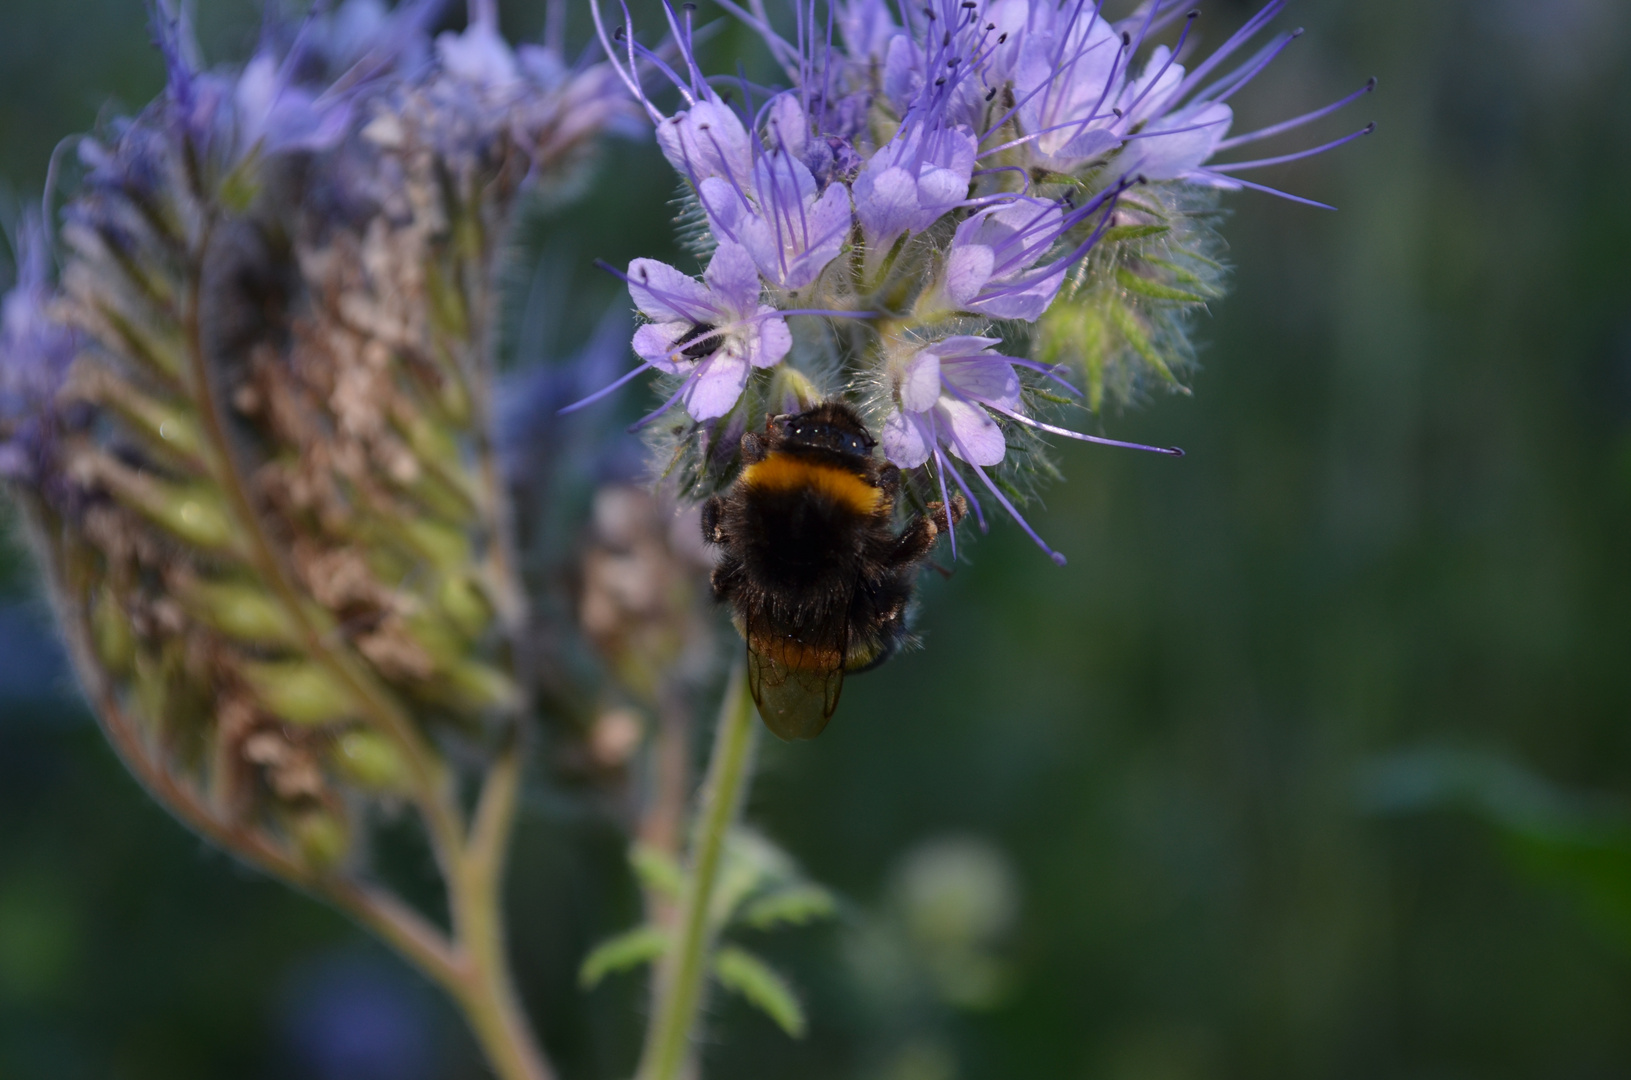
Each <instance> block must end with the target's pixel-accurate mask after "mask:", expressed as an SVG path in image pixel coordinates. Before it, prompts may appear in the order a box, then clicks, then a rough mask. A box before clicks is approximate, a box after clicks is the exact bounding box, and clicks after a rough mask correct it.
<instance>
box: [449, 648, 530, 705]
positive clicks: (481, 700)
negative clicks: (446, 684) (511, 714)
mask: <svg viewBox="0 0 1631 1080" xmlns="http://www.w3.org/2000/svg"><path fill="white" fill-rule="evenodd" d="M448 679H449V681H450V682H451V684H452V689H453V693H454V696H455V697H456V698H457V699H458V701H459V703H460V704H462V705H464V706H466V707H467V708H471V709H505V710H508V709H514V708H518V707H519V706H520V704H521V688H520V687H519V686H517V685H516V684H515V680H513V679H511V678H510V677H509V676H508V675H506V674H504V672H502V671H500V670H498V668H495V667H489V666H488V665H486V664H483V663H479V662H477V661H475V660H465V661H462V662H460V663H457V664H455V665H454V666H453V667H452V668H450V669H449V671H448Z"/></svg>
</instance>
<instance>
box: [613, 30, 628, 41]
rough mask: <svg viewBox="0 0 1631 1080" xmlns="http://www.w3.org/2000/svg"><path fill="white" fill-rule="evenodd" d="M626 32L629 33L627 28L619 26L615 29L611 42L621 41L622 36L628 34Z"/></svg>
mask: <svg viewBox="0 0 1631 1080" xmlns="http://www.w3.org/2000/svg"><path fill="white" fill-rule="evenodd" d="M628 32H629V28H628V27H626V26H619V27H618V28H617V31H616V32H615V33H614V34H612V40H613V41H622V40H623V37H624V35H625V34H627V33H628Z"/></svg>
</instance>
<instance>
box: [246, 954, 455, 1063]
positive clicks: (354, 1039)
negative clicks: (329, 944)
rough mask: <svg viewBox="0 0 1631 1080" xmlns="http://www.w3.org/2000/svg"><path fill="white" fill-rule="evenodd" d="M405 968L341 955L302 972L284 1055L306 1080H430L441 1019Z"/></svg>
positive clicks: (286, 1019) (287, 1014)
mask: <svg viewBox="0 0 1631 1080" xmlns="http://www.w3.org/2000/svg"><path fill="white" fill-rule="evenodd" d="M404 974H405V973H404V971H403V970H402V969H401V968H400V966H399V965H395V964H389V963H386V962H384V961H381V960H378V959H375V958H373V957H369V956H362V955H357V954H352V953H340V954H337V955H331V956H326V957H323V958H321V959H319V960H317V961H315V962H312V963H310V964H307V965H305V966H303V967H301V968H299V969H297V970H296V971H295V972H294V973H293V975H292V976H291V977H290V979H289V982H288V985H287V987H286V989H285V990H284V992H283V994H282V1001H281V1004H280V1006H279V1011H280V1014H281V1015H280V1018H279V1022H278V1027H279V1029H280V1031H281V1033H282V1042H283V1052H284V1053H285V1054H286V1055H287V1057H288V1059H289V1061H290V1064H291V1066H292V1068H291V1069H290V1075H292V1076H298V1077H300V1078H301V1080H430V1078H431V1077H433V1076H436V1075H438V1064H437V1050H438V1046H437V1038H436V1034H437V1028H438V1026H439V1025H438V1023H437V1020H438V1017H437V1015H436V1012H435V1010H434V1009H433V1007H432V1004H431V1001H430V999H429V998H428V996H427V995H426V994H425V993H423V992H422V991H421V990H419V989H418V988H417V987H416V986H415V985H414V984H413V982H412V981H411V980H409V979H407V978H404Z"/></svg>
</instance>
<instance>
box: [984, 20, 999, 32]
mask: <svg viewBox="0 0 1631 1080" xmlns="http://www.w3.org/2000/svg"><path fill="white" fill-rule="evenodd" d="M985 28H986V29H987V30H995V29H996V28H997V24H996V23H994V22H988V23H986V24H985Z"/></svg>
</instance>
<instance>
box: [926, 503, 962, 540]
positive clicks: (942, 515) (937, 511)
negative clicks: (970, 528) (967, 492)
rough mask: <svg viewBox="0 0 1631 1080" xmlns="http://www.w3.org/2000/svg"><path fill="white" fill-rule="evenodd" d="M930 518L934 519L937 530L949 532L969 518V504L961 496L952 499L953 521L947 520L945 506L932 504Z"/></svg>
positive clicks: (930, 505)
mask: <svg viewBox="0 0 1631 1080" xmlns="http://www.w3.org/2000/svg"><path fill="white" fill-rule="evenodd" d="M929 516H930V517H931V518H933V519H934V524H935V528H937V529H939V530H940V531H941V532H949V531H950V530H951V529H953V528H954V527H956V525H957V523H958V522H960V521H962V520H963V518H965V517H967V516H968V502H967V500H965V499H964V498H963V497H962V496H961V495H953V496H952V497H951V520H950V522H948V521H947V520H946V517H947V515H946V508H945V506H944V505H943V504H941V503H938V502H932V503H930V504H929Z"/></svg>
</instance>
